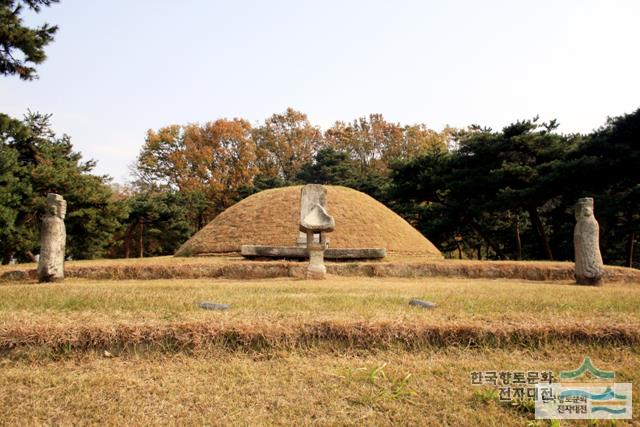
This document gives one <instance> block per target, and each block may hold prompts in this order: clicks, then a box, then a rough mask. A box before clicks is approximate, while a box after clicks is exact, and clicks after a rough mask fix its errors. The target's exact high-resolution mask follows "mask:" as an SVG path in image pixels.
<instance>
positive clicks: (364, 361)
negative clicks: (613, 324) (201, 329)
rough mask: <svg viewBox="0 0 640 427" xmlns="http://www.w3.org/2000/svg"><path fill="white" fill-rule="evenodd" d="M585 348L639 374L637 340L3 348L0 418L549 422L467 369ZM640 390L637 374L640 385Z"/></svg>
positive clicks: (574, 358)
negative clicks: (379, 348) (49, 352)
mask: <svg viewBox="0 0 640 427" xmlns="http://www.w3.org/2000/svg"><path fill="white" fill-rule="evenodd" d="M586 355H589V356H590V357H591V358H592V360H593V361H594V363H595V364H596V366H598V367H600V368H602V369H606V370H615V371H616V378H617V379H618V380H620V381H622V382H633V383H634V384H638V383H640V377H639V376H638V375H639V373H640V358H639V357H638V353H637V352H634V351H633V350H632V349H629V348H604V347H593V346H585V345H572V346H562V345H554V346H549V347H542V348H539V349H537V350H535V351H531V350H529V349H521V350H518V349H515V350H514V349H509V350H504V349H477V350H473V349H462V348H447V349H433V350H429V351H422V352H412V353H407V352H402V351H383V352H378V353H363V352H353V353H346V354H340V355H335V354H328V353H324V352H322V353H310V354H299V353H296V352H292V353H289V352H280V353H278V354H274V355H272V356H271V357H255V356H253V355H244V354H211V355H207V356H201V357H200V356H199V357H188V356H184V355H171V356H163V355H155V356H153V357H147V356H135V355H130V356H127V357H115V358H113V357H112V358H105V357H101V356H100V357H96V356H93V355H83V356H81V357H74V358H69V359H63V360H59V361H45V362H31V361H12V360H6V359H4V360H0V371H1V372H2V375H0V413H1V414H2V417H1V421H0V423H1V424H7V425H41V424H54V425H78V424H100V425H130V424H132V423H135V424H136V425H159V424H180V425H311V424H313V425H427V426H431V425H434V426H436V425H437V426H441V425H451V426H463V427H464V426H474V427H475V426H485V425H496V426H503V425H505V426H506V425H508V426H523V427H524V426H534V425H540V426H544V425H548V424H547V423H539V424H536V423H535V421H534V420H533V414H531V413H527V412H523V411H519V410H518V409H516V408H513V407H511V406H509V405H504V404H500V403H499V402H497V401H495V400H493V399H488V400H487V399H480V398H479V397H481V396H482V394H481V392H482V391H483V390H484V388H482V387H477V386H473V385H471V383H470V374H471V372H473V371H488V370H506V371H529V370H531V371H552V372H554V374H555V375H557V374H558V372H559V371H560V370H569V369H575V367H576V366H577V365H578V364H579V363H580V361H581V360H582V358H583V357H584V356H586ZM637 391H638V387H637V386H635V387H634V394H636V392H637ZM639 417H640V405H634V419H638V418H639ZM133 420H134V421H133ZM632 423H633V421H632V422H631V423H629V422H624V421H622V422H618V423H616V425H617V426H618V425H619V426H625V425H632ZM564 424H565V423H564V422H563V423H562V425H564ZM570 425H587V424H586V423H582V424H580V423H579V422H578V423H576V422H571V423H570ZM597 425H607V424H604V423H602V424H597Z"/></svg>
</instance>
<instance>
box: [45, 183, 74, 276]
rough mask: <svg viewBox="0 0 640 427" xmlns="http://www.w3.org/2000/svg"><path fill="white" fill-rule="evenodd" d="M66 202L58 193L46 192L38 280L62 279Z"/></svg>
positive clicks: (65, 233) (65, 235)
mask: <svg viewBox="0 0 640 427" xmlns="http://www.w3.org/2000/svg"><path fill="white" fill-rule="evenodd" d="M66 214H67V202H66V201H65V200H64V199H63V198H62V196H61V195H59V194H54V193H49V194H47V210H46V214H45V217H44V219H43V220H42V229H41V231H40V258H39V260H38V280H39V281H40V282H56V281H60V280H63V279H64V256H65V245H66V240H67V231H66V229H65V226H64V217H65V215H66Z"/></svg>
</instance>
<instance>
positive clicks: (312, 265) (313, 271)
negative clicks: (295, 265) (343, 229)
mask: <svg viewBox="0 0 640 427" xmlns="http://www.w3.org/2000/svg"><path fill="white" fill-rule="evenodd" d="M307 249H308V250H309V266H308V267H307V279H313V280H319V279H324V278H325V277H326V275H327V267H325V265H324V250H325V245H324V244H320V243H312V244H311V245H309V246H308V247H307Z"/></svg>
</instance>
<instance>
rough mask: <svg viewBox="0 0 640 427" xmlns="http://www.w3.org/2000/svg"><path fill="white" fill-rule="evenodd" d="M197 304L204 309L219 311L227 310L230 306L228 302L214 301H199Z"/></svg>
mask: <svg viewBox="0 0 640 427" xmlns="http://www.w3.org/2000/svg"><path fill="white" fill-rule="evenodd" d="M198 306H199V307H200V308H202V309H205V310H220V311H224V310H229V308H230V307H231V306H230V305H229V304H218V303H215V302H201V303H200V304H198Z"/></svg>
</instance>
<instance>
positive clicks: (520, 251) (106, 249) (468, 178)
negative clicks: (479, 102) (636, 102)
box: [0, 109, 640, 266]
mask: <svg viewBox="0 0 640 427" xmlns="http://www.w3.org/2000/svg"><path fill="white" fill-rule="evenodd" d="M557 127H558V124H557V122H555V121H550V122H547V123H543V122H540V121H539V119H538V118H534V119H531V120H523V121H517V122H515V123H513V124H511V125H509V126H506V127H505V128H503V129H501V130H499V131H494V130H492V129H490V128H487V127H481V126H477V125H474V126H470V127H468V128H467V129H452V128H446V129H444V130H443V131H441V132H436V131H434V130H431V129H428V128H427V127H426V126H425V125H423V124H417V125H401V124H399V123H392V122H388V121H386V120H385V119H384V117H383V116H382V115H379V114H372V115H370V116H368V117H361V118H358V119H356V120H353V121H351V122H340V121H339V122H336V123H335V124H334V126H332V127H331V128H329V129H327V130H326V131H324V132H323V131H321V129H320V128H319V127H317V126H314V125H313V124H311V123H310V121H309V120H308V118H307V116H306V115H305V114H304V113H301V112H299V111H295V110H293V109H287V110H286V111H285V112H284V113H282V114H274V115H272V116H270V117H269V118H267V119H266V120H265V121H264V122H263V123H261V124H258V125H256V126H252V125H251V124H250V123H249V122H248V121H247V120H244V119H217V120H214V121H211V122H207V123H204V124H197V123H190V124H186V125H170V126H166V127H163V128H160V129H157V130H149V131H148V133H147V137H146V139H145V142H144V145H143V146H142V149H141V151H140V153H139V155H138V157H137V159H136V162H135V164H134V166H133V168H132V169H133V170H132V173H133V181H132V184H130V185H128V186H119V185H114V184H112V183H111V181H110V179H109V177H106V176H97V175H94V174H92V173H91V171H92V169H93V167H94V166H95V162H93V161H82V159H81V156H80V155H79V154H78V153H76V152H74V151H73V147H72V144H71V141H70V138H69V137H68V136H66V135H63V136H61V137H59V136H57V135H55V133H54V132H53V131H52V130H51V128H50V125H49V116H47V115H43V114H39V113H29V114H28V115H26V116H25V118H24V119H23V120H22V121H17V120H15V119H12V118H10V117H8V116H5V115H3V116H0V202H1V203H0V223H1V225H2V227H1V230H2V231H1V232H0V250H1V251H2V258H3V262H5V263H6V262H8V261H9V260H10V259H12V258H16V259H19V260H29V259H32V258H33V256H34V254H35V253H37V251H38V238H37V237H38V227H39V222H40V217H41V215H42V214H43V209H44V198H45V196H46V194H47V193H48V192H57V193H59V194H62V195H63V196H64V197H65V198H66V199H67V201H68V204H69V209H68V210H69V215H68V217H67V227H68V236H69V243H68V251H69V256H70V257H72V258H74V259H82V258H96V257H140V256H153V255H166V254H172V253H173V252H174V251H175V250H176V249H177V247H178V246H179V245H180V244H181V243H182V242H184V241H185V240H186V239H187V238H188V237H189V236H191V235H192V234H193V233H194V232H196V231H197V230H198V229H200V228H202V227H203V226H205V225H206V224H207V223H208V222H209V221H210V220H212V219H213V218H215V216H216V215H217V214H219V213H220V212H222V211H223V210H224V209H226V208H227V207H229V206H231V205H232V204H234V203H236V202H237V201H239V200H241V199H242V198H244V197H247V196H248V195H250V194H253V193H255V192H258V191H261V190H264V189H268V188H274V187H281V186H286V185H294V184H305V183H320V184H333V185H345V186H349V187H352V188H355V189H358V190H360V191H363V192H365V193H367V194H369V195H371V196H372V197H374V198H376V199H378V200H380V201H381V202H383V203H385V204H386V205H387V206H389V207H390V208H392V209H394V210H395V211H396V212H397V213H398V214H400V215H401V216H403V217H404V218H405V219H406V220H407V221H409V222H410V223H411V224H412V225H414V226H415V227H416V228H418V229H419V230H420V231H421V232H423V233H424V234H425V235H426V236H427V237H428V238H429V239H430V240H431V241H432V242H433V243H434V244H436V245H437V246H438V247H439V248H440V250H442V251H443V252H444V253H445V254H447V255H448V256H450V257H460V258H476V259H548V260H570V259H572V257H573V243H572V238H573V237H572V236H573V225H574V219H573V206H574V204H575V201H576V200H577V199H578V198H579V197H583V196H591V197H594V198H595V200H596V216H597V218H598V220H599V221H600V225H601V241H602V250H603V255H604V258H605V260H606V262H608V263H611V264H619V265H627V266H637V265H638V261H639V260H638V253H637V250H636V247H637V236H638V233H639V232H640V211H639V209H638V208H639V207H640V168H638V166H639V165H640V147H639V142H638V141H640V138H639V137H640V110H637V111H635V112H634V113H631V114H627V115H623V116H620V117H616V118H611V119H609V120H608V121H607V122H606V123H605V124H604V125H603V126H602V127H600V128H599V129H597V130H596V131H594V132H592V133H590V134H587V135H581V134H570V135H565V134H561V133H558V132H557Z"/></svg>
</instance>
